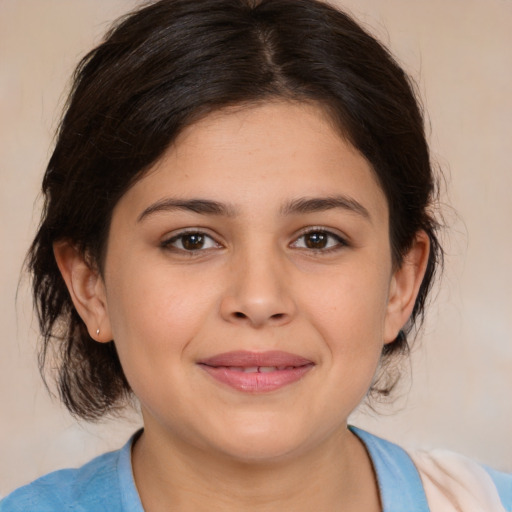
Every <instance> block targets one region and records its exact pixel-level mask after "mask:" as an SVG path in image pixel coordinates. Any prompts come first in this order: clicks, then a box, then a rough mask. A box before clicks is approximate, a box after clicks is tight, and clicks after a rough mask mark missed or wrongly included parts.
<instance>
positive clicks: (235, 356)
mask: <svg viewBox="0 0 512 512" xmlns="http://www.w3.org/2000/svg"><path fill="white" fill-rule="evenodd" d="M198 363H199V364H204V365H207V366H213V367H219V366H234V367H239V368H245V367H255V366H264V367H271V366H275V367H278V366H279V367H290V366H305V365H308V364H313V361H311V360H310V359H306V358H305V357H302V356H299V355H297V354H292V353H290V352H283V351H280V350H271V351H267V352H250V351H245V350H238V351H233V352H224V353H222V354H217V355H214V356H212V357H208V358H206V359H201V360H200V361H198Z"/></svg>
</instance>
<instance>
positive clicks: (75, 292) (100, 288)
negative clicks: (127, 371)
mask: <svg viewBox="0 0 512 512" xmlns="http://www.w3.org/2000/svg"><path fill="white" fill-rule="evenodd" d="M53 253H54V255H55V260H56V261H57V266H58V267H59V270H60V273H61V274H62V277H63V279H64V281H65V283H66V286H67V288H68V291H69V294H70V296H71V300H72V301H73V304H74V306H75V309H76V310H77V312H78V314H79V315H80V317H81V318H82V320H83V321H84V323H85V325H86V326H87V330H88V331H89V335H90V336H91V338H93V339H95V340H96V341H99V342H108V341H111V340H112V330H111V327H110V319H109V316H108V308H107V300H106V293H105V285H104V282H103V279H102V277H101V275H100V273H99V271H98V270H96V269H94V268H92V266H91V265H90V264H89V263H88V262H87V261H86V260H85V257H84V255H83V254H82V253H81V252H80V251H79V250H78V249H77V248H76V247H75V246H74V245H73V244H71V243H70V242H68V241H59V242H55V243H54V244H53Z"/></svg>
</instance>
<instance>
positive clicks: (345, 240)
mask: <svg viewBox="0 0 512 512" xmlns="http://www.w3.org/2000/svg"><path fill="white" fill-rule="evenodd" d="M313 198H315V199H318V198H321V199H325V198H331V199H332V198H337V199H338V200H339V199H340V198H342V199H343V201H342V204H341V206H340V205H338V206H336V207H326V204H325V202H324V203H323V207H322V208H320V209H317V210H315V211H313V210H312V209H311V204H310V203H309V206H310V208H309V209H308V208H302V209H298V208H297V200H298V199H313ZM192 199H201V200H208V201H215V202H216V203H219V204H220V205H222V207H223V210H224V211H221V212H216V213H211V212H210V213H208V212H207V213H205V212H201V213H198V212H196V211H191V210H190V208H188V209H185V208H176V207H170V206H169V204H167V206H163V203H162V202H165V201H169V200H172V201H177V200H179V201H187V200H192ZM338 202H339V201H338ZM303 203H304V201H303ZM294 206H295V208H294ZM331 206H332V205H331ZM184 230H185V231H188V232H189V233H188V235H187V236H185V238H184V237H183V231H184ZM190 231H192V232H193V233H202V234H203V237H204V238H203V240H204V245H203V246H201V245H200V244H199V245H197V244H196V245H195V246H194V245H191V242H194V239H193V238H190ZM305 233H309V234H305ZM312 233H316V234H312ZM388 233H389V218H388V206H387V201H386V198H385V196H384V194H383V192H382V190H381V188H380V186H379V185H378V183H377V181H376V179H375V175H374V172H373V170H372V168H371V166H370V164H369V163H368V162H367V161H366V160H365V158H364V157H363V156H362V155H361V154H359V153H358V152H357V151H356V150H355V149H354V148H353V147H352V146H351V145H350V144H349V143H348V142H347V141H346V140H344V139H343V138H342V137H340V135H339V133H338V132H337V131H336V130H335V129H334V128H333V127H332V125H331V124H330V123H329V121H328V120H327V119H326V117H325V116H324V115H323V113H322V111H321V110H320V109H319V108H318V107H315V106H313V105H307V104H297V103H291V102H284V101H283V102H278V101H276V102H271V103H265V104H260V105H258V106H251V107H246V108H238V109H236V110H235V109H231V110H225V111H221V112H218V113H214V114H210V115H209V116H207V117H206V118H204V119H203V120H201V121H199V122H197V123H196V124H194V125H192V126H190V127H188V128H186V129H185V130H184V131H183V132H182V133H181V135H180V136H179V137H178V139H177V140H176V141H175V143H174V144H173V145H172V146H171V147H170V148H169V149H168V151H167V152H166V154H165V155H164V157H163V158H162V159H161V160H160V161H159V162H158V163H157V165H155V167H154V168H153V169H152V170H151V171H150V172H149V173H148V174H147V175H145V176H144V177H143V178H142V179H141V180H140V181H138V182H137V183H136V184H135V185H134V186H133V187H132V188H131V189H130V190H129V191H128V192H127V193H126V194H125V195H124V196H123V197H122V198H121V200H120V201H119V203H118V204H117V205H116V207H115V209H114V212H113V217H112V224H111V229H110V234H109V239H108V249H107V256H106V262H105V268H104V272H103V277H102V276H101V275H100V274H99V273H98V272H96V271H95V270H94V269H92V268H90V267H89V266H87V264H86V263H85V261H84V260H83V258H82V257H81V256H80V254H79V253H78V252H77V251H76V250H75V249H74V248H73V246H72V245H70V244H68V243H66V242H61V243H58V244H56V245H55V255H56V258H57V262H58V264H59V267H60V269H61V272H62V274H63V276H64V279H65V280H66V283H67V284H68V288H69V289H70V293H71V295H72V297H73V300H74V303H75V306H76V308H77V310H78V312H79V313H80V315H81V316H82V318H83V319H84V321H85V323H86V324H87V326H88V329H89V332H90V333H91V336H93V337H95V338H96V339H97V340H98V342H106V341H109V340H111V339H114V340H115V343H116V347H117V350H118V352H119V356H120V359H121V363H122V366H123V369H124V371H125V374H126V376H127V378H128V381H129V382H130V385H131V386H132V389H133V390H134V392H135V394H136V395H137V397H138V398H139V400H140V403H141V409H142V413H143V419H144V426H145V430H144V433H143V434H142V436H141V437H140V439H139V440H138V441H137V443H136V445H135V447H134V451H133V467H134V476H135V481H136V484H137V487H138V490H139V492H140V495H141V499H142V502H143V505H144V507H145V509H146V510H147V511H149V512H152V511H159V510H168V509H171V507H172V510H176V511H189V510H190V511H192V510H194V511H196V512H197V511H203V510H204V511H206V510H211V508H212V503H213V504H219V506H220V509H222V510H223V511H230V510H237V511H239V510H246V511H251V510H258V511H269V512H270V511H274V510H276V511H277V510H280V511H281V510H295V511H302V510H304V511H305V510H318V511H324V510H325V511H333V510H339V511H346V512H348V511H356V510H359V511H360V510H366V511H378V510H380V509H381V507H380V503H379V495H378V490H377V486H376V481H375V476H374V474H373V470H372V466H371V462H370V460H369V458H368V455H367V454H366V451H365V449H364V447H363V446H362V444H361V443H360V442H359V441H358V439H357V438H356V437H355V436H354V435H353V434H352V433H351V432H350V431H349V430H348V429H347V418H348V416H349V414H350V413H351V412H352V411H353V410H354V409H355V408H356V407H357V405H358V404H359V403H360V401H361V400H362V399H363V398H364V396H365V394H366V393H367V390H368V388H369V387H370V384H371V381H372V378H373V376H374V374H375V371H376V368H377V366H378V363H379V358H380V354H381V351H382V348H383V346H384V344H385V343H389V342H391V341H393V340H394V339H395V337H396V335H397V333H398V331H399V330H400V328H401V327H402V326H403V325H404V324H405V322H406V321H407V319H408V318H409V316H410V314H411V311H412V307H413V305H414V300H415V297H416V294H417V292H418V288H419V286H420V284H421V279H422V277H423V274H424V270H425V265H426V260H427V256H428V239H427V237H426V235H425V234H424V233H418V235H417V237H416V240H415V242H414V244H413V246H412V248H411V250H410V252H409V253H408V254H407V255H406V258H405V260H404V262H403V264H402V265H401V266H400V268H398V269H396V268H394V266H393V265H392V261H391V251H390V242H389V237H388ZM319 234H320V236H321V237H322V236H323V237H324V240H325V243H326V245H325V247H323V248H321V247H320V248H311V242H315V241H318V236H319ZM180 237H181V238H180ZM315 237H316V238H315ZM187 244H188V245H187ZM313 245H314V244H313ZM191 246H192V248H193V250H187V247H191ZM320 246H321V244H320ZM194 247H195V249H194ZM198 247H199V248H198ZM98 328H99V329H100V334H99V335H97V334H96V330H97V329H98ZM233 350H248V351H252V352H264V351H268V350H284V351H287V352H290V353H293V354H297V355H299V356H302V357H304V358H307V359H308V360H310V361H312V362H313V363H314V366H313V368H312V369H311V370H310V371H309V372H307V373H306V375H305V376H304V377H303V378H302V379H300V380H299V381H297V382H295V383H293V384H290V385H288V386H285V387H283V388H280V389H278V390H275V391H272V392H267V393H246V392H242V391H239V390H235V389H233V388H231V387H229V386H226V385H224V384H222V383H219V382H218V381H216V380H214V379H213V378H212V377H211V376H210V375H208V374H207V373H206V372H205V371H204V370H203V369H202V368H201V366H200V365H198V361H201V360H203V359H205V358H208V357H211V356H214V355H216V354H219V353H223V352H228V351H233ZM312 468H314V471H312ZM212 475H215V477H212ZM217 509H219V507H217Z"/></svg>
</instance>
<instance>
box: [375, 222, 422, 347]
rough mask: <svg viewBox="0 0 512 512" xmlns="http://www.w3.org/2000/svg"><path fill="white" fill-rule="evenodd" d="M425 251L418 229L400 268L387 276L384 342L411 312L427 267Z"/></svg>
mask: <svg viewBox="0 0 512 512" xmlns="http://www.w3.org/2000/svg"><path fill="white" fill-rule="evenodd" d="M429 252H430V240H429V238H428V236H427V234H426V233H425V232H424V231H419V232H418V233H417V234H416V236H415V239H414V242H413V244H412V247H411V248H410V249H409V251H408V252H407V254H406V255H405V257H404V259H403V262H402V264H401V265H400V268H398V269H397V270H396V271H395V272H394V274H393V276H392V278H391V283H390V286H389V297H388V305H387V312H386V323H385V328H384V343H391V342H392V341H394V340H395V339H396V337H397V336H398V333H399V332H400V330H401V329H402V327H403V326H404V325H405V324H406V323H407V320H409V318H410V316H411V314H412V310H413V308H414V304H415V302H416V297H417V296H418V292H419V289H420V286H421V283H422V282H423V276H424V275H425V271H426V268H427V263H428V257H429Z"/></svg>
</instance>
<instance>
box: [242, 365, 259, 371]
mask: <svg viewBox="0 0 512 512" xmlns="http://www.w3.org/2000/svg"><path fill="white" fill-rule="evenodd" d="M243 372H244V373H258V367H257V366H248V367H246V368H244V369H243Z"/></svg>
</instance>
